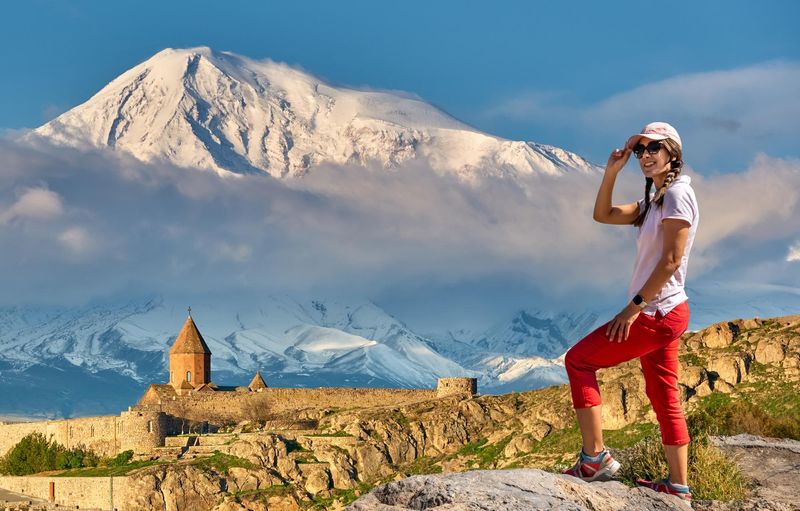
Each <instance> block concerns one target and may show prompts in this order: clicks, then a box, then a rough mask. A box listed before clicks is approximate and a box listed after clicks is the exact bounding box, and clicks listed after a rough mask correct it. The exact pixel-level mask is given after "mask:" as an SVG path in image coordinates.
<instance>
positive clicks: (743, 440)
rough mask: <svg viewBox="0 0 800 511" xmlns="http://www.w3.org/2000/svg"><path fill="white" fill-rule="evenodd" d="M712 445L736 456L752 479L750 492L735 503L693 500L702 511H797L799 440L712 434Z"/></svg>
mask: <svg viewBox="0 0 800 511" xmlns="http://www.w3.org/2000/svg"><path fill="white" fill-rule="evenodd" d="M713 440H714V444H715V445H717V446H718V447H720V448H721V449H722V450H723V451H725V452H726V453H730V454H732V455H735V456H737V457H738V459H739V466H740V467H741V468H742V471H743V472H744V473H745V475H746V476H747V477H749V478H750V479H752V481H753V483H754V485H755V488H754V489H753V495H752V496H751V497H750V498H749V499H748V500H746V501H745V502H739V503H735V504H720V503H718V502H714V503H704V502H697V503H695V506H694V508H695V509H702V510H704V511H733V510H742V511H798V510H800V492H798V489H800V478H798V473H800V442H798V441H796V440H786V439H773V438H762V437H757V436H753V435H736V436H732V437H716V438H714V439H713Z"/></svg>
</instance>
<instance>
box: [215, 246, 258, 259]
mask: <svg viewBox="0 0 800 511" xmlns="http://www.w3.org/2000/svg"><path fill="white" fill-rule="evenodd" d="M215 252H216V257H217V259H218V260H221V261H231V262H234V263H244V262H247V261H249V260H250V258H251V257H252V256H253V247H251V246H250V245H248V244H247V243H234V244H231V243H219V244H218V245H217V246H216V250H215Z"/></svg>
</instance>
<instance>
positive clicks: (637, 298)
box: [631, 295, 647, 309]
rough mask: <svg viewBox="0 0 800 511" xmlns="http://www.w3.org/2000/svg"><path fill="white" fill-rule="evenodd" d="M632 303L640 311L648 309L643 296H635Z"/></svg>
mask: <svg viewBox="0 0 800 511" xmlns="http://www.w3.org/2000/svg"><path fill="white" fill-rule="evenodd" d="M631 301H632V302H633V304H634V305H635V306H637V307H639V308H640V309H644V308H645V307H647V302H645V301H644V298H642V295H636V296H634V297H633V299H632V300H631Z"/></svg>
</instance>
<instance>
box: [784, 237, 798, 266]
mask: <svg viewBox="0 0 800 511" xmlns="http://www.w3.org/2000/svg"><path fill="white" fill-rule="evenodd" d="M786 261H787V262H793V261H800V241H798V242H796V243H795V244H794V245H792V246H791V247H789V253H788V254H786Z"/></svg>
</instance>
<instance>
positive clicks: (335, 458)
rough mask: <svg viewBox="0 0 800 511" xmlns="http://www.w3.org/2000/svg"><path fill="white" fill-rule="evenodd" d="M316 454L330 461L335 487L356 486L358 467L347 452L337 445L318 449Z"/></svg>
mask: <svg viewBox="0 0 800 511" xmlns="http://www.w3.org/2000/svg"><path fill="white" fill-rule="evenodd" d="M314 455H315V456H316V457H317V459H318V460H320V461H325V462H327V463H328V469H329V470H330V473H331V479H333V487H334V488H338V489H342V490H345V489H352V488H355V487H356V468H355V466H354V464H353V460H352V459H351V458H350V456H349V455H348V454H347V453H346V452H342V451H341V450H339V449H337V448H335V447H326V448H321V449H317V450H316V451H314Z"/></svg>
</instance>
